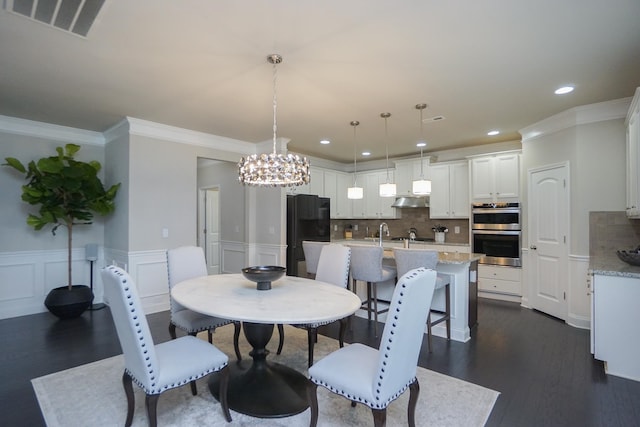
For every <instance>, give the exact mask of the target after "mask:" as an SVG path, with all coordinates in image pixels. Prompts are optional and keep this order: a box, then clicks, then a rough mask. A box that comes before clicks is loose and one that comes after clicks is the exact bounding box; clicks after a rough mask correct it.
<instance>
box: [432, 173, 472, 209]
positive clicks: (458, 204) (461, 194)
mask: <svg viewBox="0 0 640 427" xmlns="http://www.w3.org/2000/svg"><path fill="white" fill-rule="evenodd" d="M429 171H430V174H431V197H430V198H429V217H430V218H433V219H436V218H469V206H470V203H469V165H468V163H467V162H466V161H464V162H455V163H453V162H452V163H442V164H433V165H430V166H429Z"/></svg>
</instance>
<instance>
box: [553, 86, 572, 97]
mask: <svg viewBox="0 0 640 427" xmlns="http://www.w3.org/2000/svg"><path fill="white" fill-rule="evenodd" d="M573 89H575V88H574V87H573V86H562V87H559V88H558V89H556V91H555V92H554V93H555V94H556V95H564V94H567V93H570V92H573Z"/></svg>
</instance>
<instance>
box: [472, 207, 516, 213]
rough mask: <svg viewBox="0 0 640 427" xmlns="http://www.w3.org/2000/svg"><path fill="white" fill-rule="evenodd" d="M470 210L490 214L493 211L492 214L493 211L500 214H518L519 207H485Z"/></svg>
mask: <svg viewBox="0 0 640 427" xmlns="http://www.w3.org/2000/svg"><path fill="white" fill-rule="evenodd" d="M471 212H473V213H489V214H491V213H493V214H495V213H501V214H503V213H515V214H519V213H520V209H518V208H490V209H487V208H474V209H472V211H471Z"/></svg>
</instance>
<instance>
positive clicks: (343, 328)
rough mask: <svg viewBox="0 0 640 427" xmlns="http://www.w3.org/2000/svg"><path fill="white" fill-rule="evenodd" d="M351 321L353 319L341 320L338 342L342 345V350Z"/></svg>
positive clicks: (345, 318)
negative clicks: (348, 324) (348, 323)
mask: <svg viewBox="0 0 640 427" xmlns="http://www.w3.org/2000/svg"><path fill="white" fill-rule="evenodd" d="M349 319H351V317H344V318H342V319H340V332H339V333H338V342H339V343H340V348H342V347H344V334H345V332H346V331H347V322H348V321H349Z"/></svg>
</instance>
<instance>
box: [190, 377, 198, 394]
mask: <svg viewBox="0 0 640 427" xmlns="http://www.w3.org/2000/svg"><path fill="white" fill-rule="evenodd" d="M189 384H190V385H191V394H192V395H193V396H195V395H196V394H198V386H196V382H195V381H191V382H190V383H189Z"/></svg>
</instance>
